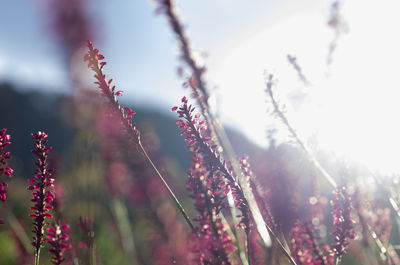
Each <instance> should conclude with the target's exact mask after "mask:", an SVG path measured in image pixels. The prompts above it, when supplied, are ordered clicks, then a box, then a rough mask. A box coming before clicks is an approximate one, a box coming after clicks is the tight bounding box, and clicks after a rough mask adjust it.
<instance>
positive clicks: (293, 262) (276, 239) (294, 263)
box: [265, 224, 297, 265]
mask: <svg viewBox="0 0 400 265" xmlns="http://www.w3.org/2000/svg"><path fill="white" fill-rule="evenodd" d="M265 227H266V228H267V229H268V232H269V233H270V234H271V236H272V237H273V238H275V241H276V243H278V245H279V247H280V248H281V249H282V251H283V254H285V256H286V257H287V258H288V260H289V262H290V264H292V265H297V264H296V262H295V261H294V259H293V258H292V255H290V253H289V251H288V250H287V249H286V248H285V247H284V246H283V244H282V242H281V241H280V240H279V238H278V236H277V235H276V234H275V233H274V231H272V229H271V228H270V227H269V226H268V225H267V224H265Z"/></svg>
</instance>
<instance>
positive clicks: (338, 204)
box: [331, 187, 356, 258]
mask: <svg viewBox="0 0 400 265" xmlns="http://www.w3.org/2000/svg"><path fill="white" fill-rule="evenodd" d="M331 204H332V205H333V225H334V227H335V230H334V231H333V232H332V235H333V236H335V241H336V242H335V243H333V244H332V249H333V251H332V254H333V255H335V256H336V257H338V258H340V257H341V256H342V255H343V254H344V253H345V251H346V248H347V246H348V245H349V244H350V242H349V241H350V240H352V239H354V238H355V236H356V233H355V231H354V221H353V220H352V218H351V209H352V203H351V197H350V195H349V194H348V193H347V191H346V188H345V187H342V188H338V189H336V190H335V191H334V198H333V200H332V201H331Z"/></svg>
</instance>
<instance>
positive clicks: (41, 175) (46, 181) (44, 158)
mask: <svg viewBox="0 0 400 265" xmlns="http://www.w3.org/2000/svg"><path fill="white" fill-rule="evenodd" d="M32 136H33V138H34V139H35V147H36V149H35V150H33V151H32V153H34V154H35V155H36V156H37V157H38V159H37V161H36V166H37V169H36V170H35V176H34V177H33V178H31V179H29V180H28V182H29V184H30V185H29V186H28V190H33V192H32V195H33V198H32V200H31V201H32V202H33V203H34V205H33V206H32V207H31V210H33V214H31V215H30V217H32V218H34V222H33V232H34V233H35V236H34V237H33V242H32V245H33V246H34V247H35V249H36V253H38V252H39V249H40V248H41V246H42V245H43V242H44V238H43V233H44V227H45V225H46V218H51V217H52V215H51V214H50V213H49V210H51V209H52V208H53V206H52V202H53V200H54V194H53V193H52V192H51V191H49V188H50V187H54V184H53V182H54V179H53V178H51V172H50V170H49V169H48V152H49V151H50V149H51V147H46V144H47V140H46V139H47V137H48V136H47V134H46V133H44V132H38V133H37V134H32Z"/></svg>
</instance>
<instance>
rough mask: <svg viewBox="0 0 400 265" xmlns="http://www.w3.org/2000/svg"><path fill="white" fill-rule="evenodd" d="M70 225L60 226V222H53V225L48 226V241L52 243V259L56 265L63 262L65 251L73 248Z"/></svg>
mask: <svg viewBox="0 0 400 265" xmlns="http://www.w3.org/2000/svg"><path fill="white" fill-rule="evenodd" d="M68 230H69V225H62V226H60V225H59V224H58V223H52V224H51V227H49V228H47V235H46V237H47V239H46V241H47V243H49V244H50V245H51V248H50V249H49V253H50V254H52V255H53V257H52V258H51V261H52V262H53V264H55V265H59V264H61V263H62V262H63V261H64V260H65V258H64V252H65V251H66V250H67V249H70V248H71V244H69V243H68V241H69V231H68Z"/></svg>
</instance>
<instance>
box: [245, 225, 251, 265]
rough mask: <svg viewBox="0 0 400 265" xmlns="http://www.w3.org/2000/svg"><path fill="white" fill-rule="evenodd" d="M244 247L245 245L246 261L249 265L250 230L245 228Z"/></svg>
mask: <svg viewBox="0 0 400 265" xmlns="http://www.w3.org/2000/svg"><path fill="white" fill-rule="evenodd" d="M246 247H247V262H248V264H249V265H251V255H250V249H251V248H250V231H249V229H246Z"/></svg>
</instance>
